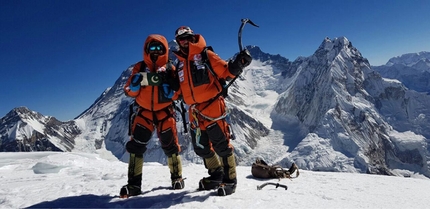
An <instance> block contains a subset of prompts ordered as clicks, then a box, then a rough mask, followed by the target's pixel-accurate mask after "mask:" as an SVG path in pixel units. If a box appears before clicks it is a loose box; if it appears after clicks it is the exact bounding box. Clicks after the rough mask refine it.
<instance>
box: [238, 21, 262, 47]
mask: <svg viewBox="0 0 430 209" xmlns="http://www.w3.org/2000/svg"><path fill="white" fill-rule="evenodd" d="M246 23H249V24H251V25H252V26H255V27H257V28H258V27H259V26H258V25H256V24H255V23H253V22H252V21H251V20H250V19H246V18H245V19H242V24H241V25H240V28H239V35H238V37H237V39H238V42H239V52H241V51H242V50H243V45H242V30H243V28H244V27H245V25H246Z"/></svg>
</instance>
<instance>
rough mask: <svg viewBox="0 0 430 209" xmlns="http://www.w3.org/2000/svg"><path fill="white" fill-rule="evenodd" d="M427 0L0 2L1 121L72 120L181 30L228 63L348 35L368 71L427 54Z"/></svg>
mask: <svg viewBox="0 0 430 209" xmlns="http://www.w3.org/2000/svg"><path fill="white" fill-rule="evenodd" d="M429 11H430V1H428V0H409V1H406V0H392V1H382V0H381V1H375V0H360V1H358V0H325V1H319V0H314V1H310V0H300V1H299V0H294V1H289V0H282V1H281V0H280V1H275V0H273V1H271V0H217V1H206V0H182V1H167V0H150V1H146V0H145V1H144V0H124V1H121V0H25V1H23V0H0V71H1V76H0V117H3V116H4V115H6V114H7V113H8V112H9V111H10V110H12V109H13V108H15V107H19V106H26V107H28V108H30V109H31V110H34V111H37V112H40V113H42V114H44V115H47V116H55V117H57V118H58V119H59V120H62V121H66V120H70V119H73V118H74V117H76V116H78V115H79V114H80V113H81V112H82V111H84V110H85V109H86V108H88V107H89V106H90V105H91V104H92V103H93V102H94V101H95V99H96V98H97V97H98V96H100V94H101V93H102V92H103V91H104V90H105V89H106V88H108V87H110V86H112V85H113V84H114V82H115V81H116V79H117V78H118V77H119V76H120V74H121V72H122V71H124V70H125V69H127V67H129V66H130V65H132V64H134V63H136V62H137V61H139V60H141V59H142V47H143V46H142V45H143V42H144V40H145V39H146V37H147V36H148V35H149V34H153V33H158V34H162V35H164V36H166V38H167V39H168V40H173V39H174V31H175V30H176V28H178V27H179V26H181V25H188V26H190V27H191V28H192V29H193V30H194V32H195V33H199V34H202V35H203V36H204V37H205V39H206V41H207V44H208V45H211V46H213V47H214V50H215V51H216V52H217V53H218V54H219V55H220V56H221V57H222V58H224V59H228V58H229V57H231V56H232V55H234V53H236V52H237V51H238V40H237V34H238V29H239V26H240V24H241V22H240V20H241V19H242V18H249V19H251V20H252V21H253V22H254V23H256V24H258V25H259V26H260V27H259V28H255V27H252V26H250V25H247V26H245V28H244V31H243V34H242V38H243V44H244V45H257V46H259V47H260V48H261V49H262V50H263V51H264V52H266V53H270V54H280V55H282V56H283V57H286V58H288V59H290V60H291V61H293V60H295V59H296V58H297V57H298V56H310V55H312V54H313V53H314V51H315V50H316V49H317V48H318V46H319V45H320V44H321V43H322V41H323V40H324V38H325V37H329V38H335V37H340V36H345V37H347V38H348V39H349V40H350V41H351V42H352V44H353V45H354V46H355V47H356V48H358V50H359V51H360V52H361V53H362V55H363V56H364V57H365V58H367V59H368V60H369V61H370V64H371V65H382V64H385V63H386V62H387V61H388V59H389V58H391V57H395V56H399V55H402V54H405V53H413V52H420V51H430V21H429V20H430V12H429Z"/></svg>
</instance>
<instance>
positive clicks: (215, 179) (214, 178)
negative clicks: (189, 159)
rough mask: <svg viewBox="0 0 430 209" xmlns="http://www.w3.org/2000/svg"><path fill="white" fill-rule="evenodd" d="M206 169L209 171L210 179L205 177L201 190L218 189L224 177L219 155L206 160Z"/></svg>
mask: <svg viewBox="0 0 430 209" xmlns="http://www.w3.org/2000/svg"><path fill="white" fill-rule="evenodd" d="M204 164H205V167H206V168H207V169H208V173H209V175H210V176H209V177H204V178H202V179H201V180H200V182H199V190H211V189H215V188H217V187H218V186H219V185H220V183H222V179H223V177H224V170H223V168H222V166H221V162H220V161H219V158H218V155H215V154H214V155H213V156H212V157H209V158H205V159H204Z"/></svg>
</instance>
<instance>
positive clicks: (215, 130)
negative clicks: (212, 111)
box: [206, 123, 233, 157]
mask: <svg viewBox="0 0 430 209" xmlns="http://www.w3.org/2000/svg"><path fill="white" fill-rule="evenodd" d="M206 131H207V133H208V135H209V138H210V140H211V142H212V146H213V149H214V150H215V152H216V153H217V154H218V155H219V156H220V157H224V156H228V155H229V154H231V153H232V152H233V147H232V146H230V143H229V140H228V139H227V137H226V135H225V134H224V132H223V130H222V129H221V128H220V126H219V125H218V123H213V124H210V125H209V126H208V127H207V128H206Z"/></svg>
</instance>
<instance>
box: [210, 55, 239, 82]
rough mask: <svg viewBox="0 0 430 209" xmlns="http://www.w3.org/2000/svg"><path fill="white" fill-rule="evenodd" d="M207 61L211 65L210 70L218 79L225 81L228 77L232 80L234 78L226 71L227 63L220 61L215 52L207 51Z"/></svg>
mask: <svg viewBox="0 0 430 209" xmlns="http://www.w3.org/2000/svg"><path fill="white" fill-rule="evenodd" d="M207 53H208V59H209V61H210V63H211V66H212V69H213V70H214V71H215V74H216V75H217V76H218V78H223V79H226V78H228V77H230V78H234V77H235V76H234V75H233V74H231V73H230V71H229V70H228V63H227V62H226V61H225V60H223V59H221V57H219V56H218V55H217V54H216V53H215V52H213V51H210V50H207Z"/></svg>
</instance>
